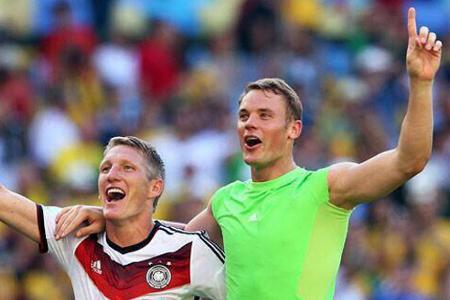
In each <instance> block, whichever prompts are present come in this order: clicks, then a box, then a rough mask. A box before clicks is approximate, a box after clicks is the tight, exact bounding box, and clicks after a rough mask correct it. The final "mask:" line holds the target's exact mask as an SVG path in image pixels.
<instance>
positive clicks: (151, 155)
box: [103, 136, 166, 211]
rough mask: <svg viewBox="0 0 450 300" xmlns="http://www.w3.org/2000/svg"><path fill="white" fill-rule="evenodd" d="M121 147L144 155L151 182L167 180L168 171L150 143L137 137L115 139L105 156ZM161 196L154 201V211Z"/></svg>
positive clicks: (104, 153)
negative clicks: (157, 179) (115, 148)
mask: <svg viewBox="0 0 450 300" xmlns="http://www.w3.org/2000/svg"><path fill="white" fill-rule="evenodd" d="M120 145H124V146H129V147H132V148H134V149H136V150H138V151H139V152H141V153H142V155H143V156H144V158H145V159H146V161H147V166H146V169H147V177H148V179H149V180H151V179H155V178H159V179H162V180H165V178H166V170H165V167H164V162H163V161H162V159H161V156H159V154H158V152H156V150H155V148H154V147H153V146H151V145H150V144H149V143H148V142H146V141H144V140H141V139H140V138H137V137H135V136H116V137H113V138H111V139H110V140H109V142H108V145H106V147H105V151H104V152H103V155H106V153H108V151H109V150H111V149H112V148H114V147H116V146H120ZM160 196H161V195H160ZM160 196H158V197H156V198H155V200H154V201H153V211H154V210H155V209H156V205H157V204H158V200H159V197H160Z"/></svg>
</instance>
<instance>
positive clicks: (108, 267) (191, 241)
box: [38, 205, 225, 300]
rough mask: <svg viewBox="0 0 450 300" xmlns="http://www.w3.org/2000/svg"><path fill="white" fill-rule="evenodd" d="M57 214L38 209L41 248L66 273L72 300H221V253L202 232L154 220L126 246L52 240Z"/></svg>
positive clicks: (100, 240) (102, 238)
mask: <svg viewBox="0 0 450 300" xmlns="http://www.w3.org/2000/svg"><path fill="white" fill-rule="evenodd" d="M59 210H60V208H58V207H49V206H40V205H39V206H38V223H39V230H40V234H41V242H40V249H41V252H47V251H49V252H50V253H52V254H53V255H54V256H55V257H56V258H57V260H58V261H59V263H60V264H61V265H62V267H63V268H64V269H65V271H66V272H67V274H68V275H69V277H70V279H71V281H72V287H73V291H74V294H75V298H76V299H80V300H81V299H83V300H87V299H115V300H116V299H117V300H119V299H149V300H150V299H151V300H154V299H158V300H169V299H198V297H206V298H211V299H225V275H224V254H223V252H222V250H221V249H220V248H219V247H217V245H215V244H214V243H213V242H211V241H210V240H209V239H208V238H207V237H206V235H205V234H204V232H186V231H183V230H179V229H176V228H173V227H170V226H167V225H164V224H162V223H160V222H158V221H155V226H154V228H153V230H152V231H151V233H150V234H149V236H148V237H147V238H146V239H145V240H144V241H142V242H140V243H138V244H136V245H133V246H129V247H120V246H118V245H116V244H114V243H113V242H111V241H110V240H109V239H108V238H107V236H106V234H105V233H102V234H97V235H91V236H89V237H84V238H81V239H79V238H76V237H75V236H73V235H69V236H67V237H66V238H64V239H61V240H59V241H56V240H55V238H54V231H55V218H56V214H57V213H58V212H59Z"/></svg>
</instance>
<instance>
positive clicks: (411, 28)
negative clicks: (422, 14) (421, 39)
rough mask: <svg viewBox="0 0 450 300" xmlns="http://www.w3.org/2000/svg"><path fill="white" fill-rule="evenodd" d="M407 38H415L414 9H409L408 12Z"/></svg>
mask: <svg viewBox="0 0 450 300" xmlns="http://www.w3.org/2000/svg"><path fill="white" fill-rule="evenodd" d="M408 36H409V37H410V38H415V37H416V36H417V26H416V10H415V9H414V7H410V8H409V10H408Z"/></svg>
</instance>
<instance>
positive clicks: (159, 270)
mask: <svg viewBox="0 0 450 300" xmlns="http://www.w3.org/2000/svg"><path fill="white" fill-rule="evenodd" d="M146 279H147V283H148V285H150V286H151V287H152V288H155V289H163V288H165V287H166V286H167V285H168V284H169V283H170V279H172V275H171V274H170V270H169V269H168V268H167V267H166V266H163V265H154V266H152V267H151V268H150V269H148V271H147V276H146Z"/></svg>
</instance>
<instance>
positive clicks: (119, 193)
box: [106, 187, 126, 202]
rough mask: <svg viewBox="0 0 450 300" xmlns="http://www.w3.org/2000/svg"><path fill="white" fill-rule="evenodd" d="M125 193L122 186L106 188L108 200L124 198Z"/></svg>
mask: <svg viewBox="0 0 450 300" xmlns="http://www.w3.org/2000/svg"><path fill="white" fill-rule="evenodd" d="M125 195H126V194H125V192H124V191H123V190H122V189H120V188H116V187H113V188H108V189H107V190H106V200H107V201H108V202H112V201H119V200H122V199H123V198H125Z"/></svg>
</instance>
